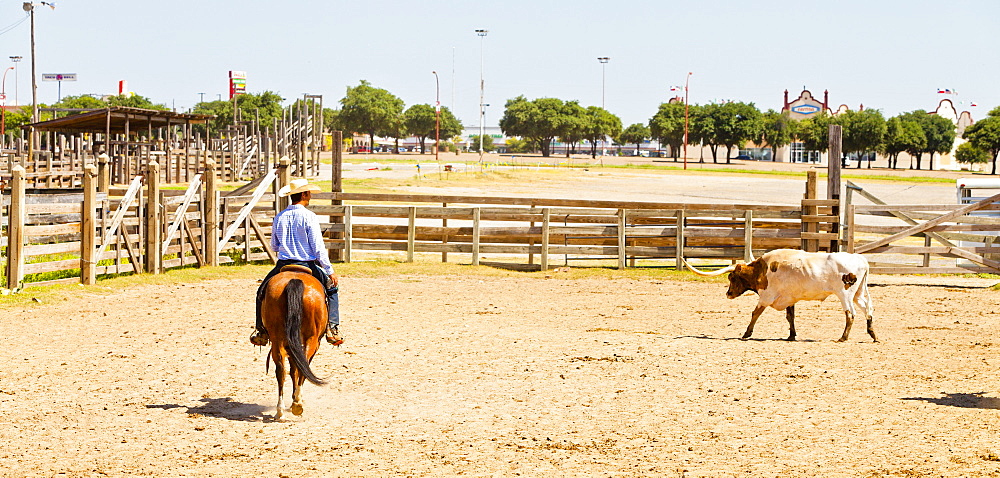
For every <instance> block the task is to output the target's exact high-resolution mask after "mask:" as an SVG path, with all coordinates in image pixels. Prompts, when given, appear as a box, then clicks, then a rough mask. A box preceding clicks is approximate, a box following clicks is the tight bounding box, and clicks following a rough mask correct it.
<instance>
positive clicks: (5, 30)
mask: <svg viewBox="0 0 1000 478" xmlns="http://www.w3.org/2000/svg"><path fill="white" fill-rule="evenodd" d="M28 17H29V15H28V14H27V13H25V14H24V16H23V17H21V19H20V20H18V21H16V22H14V23H12V24H10V25H8V26H6V27H3V28H2V29H0V35H3V34H4V33H7V32H9V31H11V30H13V29H15V28H17V26H18V25H20V24H22V23H24V21H25V20H27V19H28Z"/></svg>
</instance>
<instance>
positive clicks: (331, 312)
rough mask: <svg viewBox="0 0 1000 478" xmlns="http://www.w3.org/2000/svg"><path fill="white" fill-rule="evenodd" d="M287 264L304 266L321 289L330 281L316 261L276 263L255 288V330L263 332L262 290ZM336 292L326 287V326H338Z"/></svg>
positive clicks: (337, 290) (338, 308) (337, 289)
mask: <svg viewBox="0 0 1000 478" xmlns="http://www.w3.org/2000/svg"><path fill="white" fill-rule="evenodd" d="M289 264H298V265H300V266H306V267H308V268H309V270H311V271H312V275H313V277H315V278H316V280H318V281H319V283H320V284H323V287H326V286H327V283H328V282H329V280H330V276H328V275H327V274H326V272H324V271H323V269H322V268H321V267H320V266H319V264H318V263H317V262H316V261H295V260H289V259H282V260H280V261H278V262H277V263H276V264H275V265H274V268H273V269H271V271H270V272H268V273H267V275H266V276H264V280H263V281H261V282H260V286H259V287H257V323H256V327H257V330H264V322H263V320H262V319H261V316H260V303H261V301H262V300H263V299H264V290H265V288H266V287H267V282H268V281H270V280H271V278H272V277H274V276H275V275H276V274H277V273H279V272H281V268H282V267H285V266H287V265H289ZM337 292H339V288H338V287H336V286H333V287H326V311H327V319H326V320H327V326H328V327H331V328H332V327H337V326H338V325H340V298H339V297H338V294H337Z"/></svg>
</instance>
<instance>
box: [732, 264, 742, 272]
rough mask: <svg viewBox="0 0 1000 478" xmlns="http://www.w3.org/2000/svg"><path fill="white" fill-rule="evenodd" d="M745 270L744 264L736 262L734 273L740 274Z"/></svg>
mask: <svg viewBox="0 0 1000 478" xmlns="http://www.w3.org/2000/svg"><path fill="white" fill-rule="evenodd" d="M741 270H743V264H736V268H734V269H733V273H734V274H739V273H740V271H741Z"/></svg>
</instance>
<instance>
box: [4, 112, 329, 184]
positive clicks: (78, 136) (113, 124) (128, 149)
mask: <svg viewBox="0 0 1000 478" xmlns="http://www.w3.org/2000/svg"><path fill="white" fill-rule="evenodd" d="M321 107H322V97H321V96H319V95H306V97H305V98H304V99H303V100H302V101H300V102H297V103H296V104H295V105H294V106H290V107H287V108H285V109H284V110H283V111H282V116H281V118H280V119H278V120H276V121H275V123H274V125H269V126H262V125H261V124H260V122H259V121H258V119H257V118H256V116H254V117H252V118H247V119H246V120H244V117H245V116H246V117H249V116H250V115H249V114H246V115H244V114H242V111H243V110H242V109H241V110H239V111H240V112H241V115H240V116H239V117H238V118H237V119H238V121H237V122H236V123H235V124H233V125H230V126H228V127H227V128H225V129H223V130H221V131H220V132H219V133H217V134H212V135H210V134H208V133H207V132H206V131H205V127H204V124H205V123H206V122H208V121H209V120H210V119H211V118H212V116H210V115H198V114H184V113H174V112H169V111H157V110H146V109H140V108H127V107H111V108H104V109H99V110H76V109H71V110H67V109H50V110H45V111H51V112H53V113H55V114H58V113H59V112H65V113H73V114H71V115H69V116H63V117H60V118H56V119H52V120H48V121H42V122H39V123H33V124H30V125H27V126H26V128H25V130H24V132H23V134H22V135H21V136H16V135H15V134H14V132H10V133H8V134H6V135H0V182H2V181H5V180H7V181H9V180H10V179H11V175H12V171H13V168H14V167H15V166H20V167H21V168H23V169H24V170H25V171H24V175H23V179H24V180H25V181H26V183H27V187H29V188H36V189H41V188H45V189H52V188H61V189H67V188H69V189H72V188H82V181H83V174H84V167H85V166H86V165H88V164H95V165H97V164H101V165H103V167H106V168H108V169H109V174H108V176H107V180H108V181H110V182H111V183H112V184H120V185H121V184H129V182H130V181H131V179H132V178H133V177H135V176H137V175H142V174H145V173H146V169H147V166H148V165H149V164H150V163H152V162H155V163H157V164H158V165H159V170H158V171H159V172H158V174H159V175H160V180H161V182H164V183H187V182H190V181H191V179H192V178H193V177H194V176H195V174H198V172H200V171H201V170H202V169H203V167H204V163H205V161H207V160H209V159H211V160H213V161H215V163H216V168H217V171H218V174H219V176H220V178H221V179H222V180H223V181H231V182H235V181H241V180H245V179H249V178H259V177H261V176H263V175H264V174H266V173H267V171H268V170H269V169H270V168H271V167H273V166H274V165H276V164H277V162H278V160H279V159H280V158H282V157H288V158H290V159H291V168H292V170H293V174H295V175H298V176H310V175H316V174H318V172H319V164H320V161H319V154H320V148H321V146H322V125H321V116H322V115H321V113H320V112H321Z"/></svg>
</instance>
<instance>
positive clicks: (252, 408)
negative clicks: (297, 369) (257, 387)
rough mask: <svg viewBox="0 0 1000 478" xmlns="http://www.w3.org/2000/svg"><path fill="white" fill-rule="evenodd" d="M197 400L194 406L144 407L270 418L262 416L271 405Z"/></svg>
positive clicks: (257, 419) (226, 399)
mask: <svg viewBox="0 0 1000 478" xmlns="http://www.w3.org/2000/svg"><path fill="white" fill-rule="evenodd" d="M199 401H200V402H202V405H198V406H196V407H185V406H184V405H177V404H174V403H168V404H163V405H146V408H159V409H162V410H171V409H174V408H186V409H187V411H186V413H187V414H188V415H202V416H206V417H214V418H225V419H226V420H234V421H241V422H261V421H267V420H268V419H270V417H265V416H264V412H265V411H267V410H270V409H271V407H266V406H262V405H258V404H256V403H241V402H236V401H233V399H232V398H229V397H223V398H202V399H201V400H199Z"/></svg>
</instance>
